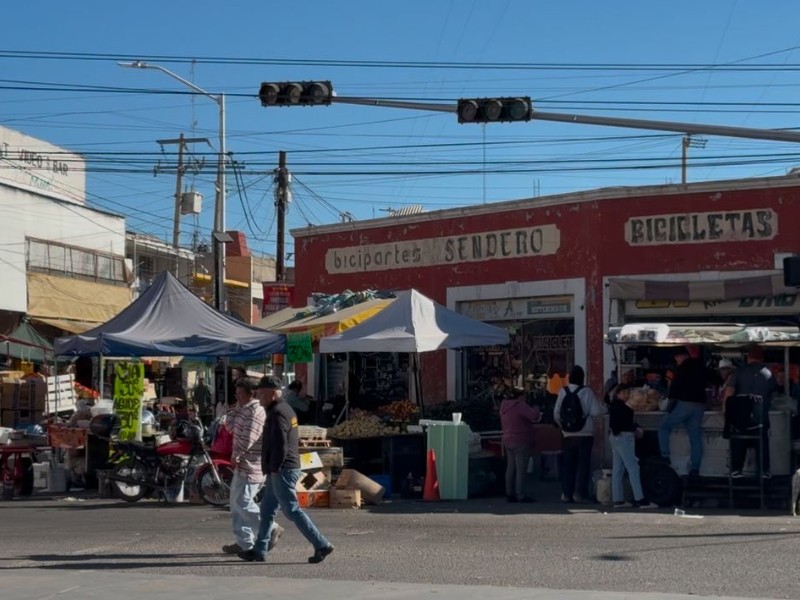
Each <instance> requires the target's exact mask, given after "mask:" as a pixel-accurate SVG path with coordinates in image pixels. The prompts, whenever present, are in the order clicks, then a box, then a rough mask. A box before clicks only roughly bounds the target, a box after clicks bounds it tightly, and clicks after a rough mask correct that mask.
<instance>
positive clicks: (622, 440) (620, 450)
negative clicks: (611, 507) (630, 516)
mask: <svg viewBox="0 0 800 600" xmlns="http://www.w3.org/2000/svg"><path fill="white" fill-rule="evenodd" d="M609 441H610V442H611V451H612V452H613V454H614V470H613V471H612V472H611V497H612V498H613V499H614V502H624V501H625V492H624V491H623V489H622V478H623V477H624V476H625V471H628V479H630V482H631V490H633V499H634V500H642V499H643V498H644V492H643V491H642V478H641V476H640V474H639V459H638V458H636V436H635V435H634V433H633V432H632V431H623V432H621V433H620V434H619V435H613V434H612V435H611V436H609Z"/></svg>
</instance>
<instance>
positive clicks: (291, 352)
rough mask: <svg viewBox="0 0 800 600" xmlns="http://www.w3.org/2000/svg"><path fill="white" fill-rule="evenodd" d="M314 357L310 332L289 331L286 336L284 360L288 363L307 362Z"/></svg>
mask: <svg viewBox="0 0 800 600" xmlns="http://www.w3.org/2000/svg"><path fill="white" fill-rule="evenodd" d="M313 358H314V350H313V348H312V347H311V334H310V333H290V334H287V336H286V360H287V361H288V362H290V363H294V364H297V363H309V362H311V361H312V360H313Z"/></svg>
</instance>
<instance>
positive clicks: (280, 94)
mask: <svg viewBox="0 0 800 600" xmlns="http://www.w3.org/2000/svg"><path fill="white" fill-rule="evenodd" d="M332 98H333V86H332V85H331V82H330V81H284V82H281V83H271V82H268V81H264V82H262V84H261V88H259V90H258V99H259V100H261V106H295V105H304V106H313V105H318V104H330V103H331V99H332Z"/></svg>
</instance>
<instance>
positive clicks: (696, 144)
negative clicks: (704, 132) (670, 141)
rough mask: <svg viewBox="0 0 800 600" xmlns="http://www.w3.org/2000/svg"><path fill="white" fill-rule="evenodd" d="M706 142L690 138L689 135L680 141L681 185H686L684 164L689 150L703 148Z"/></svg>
mask: <svg viewBox="0 0 800 600" xmlns="http://www.w3.org/2000/svg"><path fill="white" fill-rule="evenodd" d="M705 147H706V140H704V139H703V138H695V137H692V134H691V133H689V134H687V135H685V136H683V139H682V140H681V183H686V163H687V162H688V154H689V153H688V150H689V148H705Z"/></svg>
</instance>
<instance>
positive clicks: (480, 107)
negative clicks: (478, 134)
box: [458, 96, 533, 123]
mask: <svg viewBox="0 0 800 600" xmlns="http://www.w3.org/2000/svg"><path fill="white" fill-rule="evenodd" d="M532 113H533V107H532V105H531V99H530V98H529V97H528V96H522V97H519V98H475V99H462V100H459V101H458V122H459V123H495V122H500V121H530V120H531V115H532Z"/></svg>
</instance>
